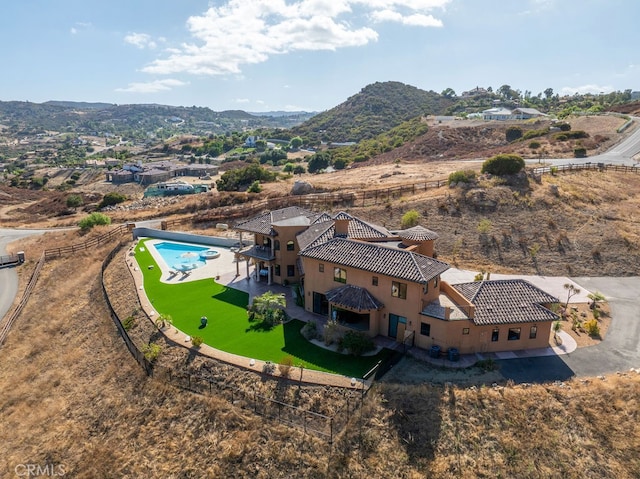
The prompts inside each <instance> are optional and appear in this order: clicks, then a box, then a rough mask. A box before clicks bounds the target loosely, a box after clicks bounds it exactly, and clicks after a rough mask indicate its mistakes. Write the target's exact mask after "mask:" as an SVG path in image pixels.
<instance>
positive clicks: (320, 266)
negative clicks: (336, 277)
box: [318, 263, 324, 273]
mask: <svg viewBox="0 0 640 479" xmlns="http://www.w3.org/2000/svg"><path fill="white" fill-rule="evenodd" d="M318 271H320V272H321V273H324V263H320V264H318Z"/></svg>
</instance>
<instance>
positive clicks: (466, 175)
mask: <svg viewBox="0 0 640 479" xmlns="http://www.w3.org/2000/svg"><path fill="white" fill-rule="evenodd" d="M475 178H476V172H475V171H473V170H460V171H454V172H453V173H451V174H450V175H449V180H448V184H449V185H450V184H452V183H471V182H472V181H473V180H475Z"/></svg>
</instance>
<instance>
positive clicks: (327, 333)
mask: <svg viewBox="0 0 640 479" xmlns="http://www.w3.org/2000/svg"><path fill="white" fill-rule="evenodd" d="M322 334H323V337H324V344H326V345H327V346H330V345H332V344H333V343H334V342H336V341H339V340H340V327H339V326H338V323H336V322H335V321H333V320H329V321H327V324H325V325H324V330H323V333H322Z"/></svg>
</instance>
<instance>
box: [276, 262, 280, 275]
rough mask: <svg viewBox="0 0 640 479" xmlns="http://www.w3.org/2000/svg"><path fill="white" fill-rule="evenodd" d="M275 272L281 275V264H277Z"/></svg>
mask: <svg viewBox="0 0 640 479" xmlns="http://www.w3.org/2000/svg"><path fill="white" fill-rule="evenodd" d="M275 274H276V276H280V265H279V264H277V265H276V271H275Z"/></svg>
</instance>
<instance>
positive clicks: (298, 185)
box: [291, 181, 315, 195]
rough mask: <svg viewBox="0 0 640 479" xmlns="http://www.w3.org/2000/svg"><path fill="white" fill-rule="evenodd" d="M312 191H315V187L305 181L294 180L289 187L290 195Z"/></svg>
mask: <svg viewBox="0 0 640 479" xmlns="http://www.w3.org/2000/svg"><path fill="white" fill-rule="evenodd" d="M313 192H315V188H314V187H313V185H311V183H308V182H306V181H296V182H295V183H294V184H293V188H291V194H292V195H308V194H309V193H313Z"/></svg>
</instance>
